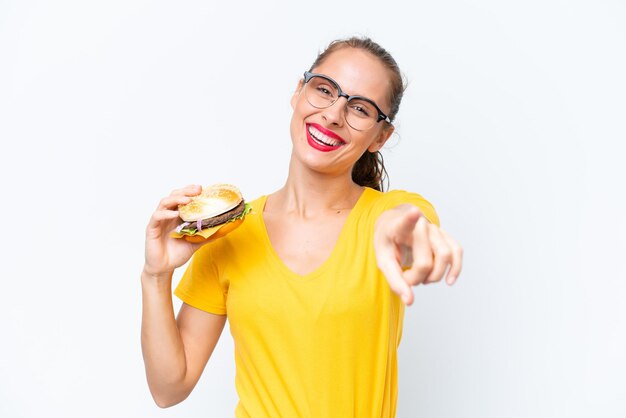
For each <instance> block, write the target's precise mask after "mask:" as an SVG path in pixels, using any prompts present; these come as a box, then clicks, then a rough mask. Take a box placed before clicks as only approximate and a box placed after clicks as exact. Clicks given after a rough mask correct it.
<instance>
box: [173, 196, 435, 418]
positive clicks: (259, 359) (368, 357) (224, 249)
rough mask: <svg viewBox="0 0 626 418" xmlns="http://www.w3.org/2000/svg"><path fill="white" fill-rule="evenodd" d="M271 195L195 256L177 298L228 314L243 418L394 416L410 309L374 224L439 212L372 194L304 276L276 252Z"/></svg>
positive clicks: (419, 200)
mask: <svg viewBox="0 0 626 418" xmlns="http://www.w3.org/2000/svg"><path fill="white" fill-rule="evenodd" d="M266 198H267V197H266V196H262V197H260V198H258V199H257V200H255V201H253V202H252V203H251V205H252V212H251V213H250V214H248V215H247V217H246V219H245V221H244V223H243V224H242V225H241V226H240V227H239V228H238V229H236V230H235V231H233V232H231V233H230V234H229V235H227V236H226V237H224V238H221V239H218V240H216V241H214V242H212V243H210V244H207V245H205V246H204V247H202V248H201V249H200V250H198V252H197V253H196V254H195V255H194V257H193V259H192V260H191V262H190V264H189V267H188V268H187V270H186V271H185V273H184V275H183V277H182V279H181V282H180V283H179V285H178V286H177V288H176V290H175V294H176V295H177V296H178V297H179V298H180V299H182V300H183V301H184V302H185V303H187V304H189V305H191V306H194V307H196V308H198V309H202V310H204V311H206V312H211V313H214V314H227V315H228V321H229V324H230V331H231V334H232V336H233V340H234V346H235V364H236V377H235V386H236V389H237V393H238V395H239V403H238V405H237V407H236V409H235V416H236V417H255V418H257V417H289V418H292V417H294V418H295V417H307V418H331V417H341V418H348V417H358V418H364V417H376V418H379V417H385V418H387V417H389V418H391V417H394V416H395V413H396V400H397V394H398V387H397V348H398V345H399V343H400V337H401V334H402V320H403V316H404V305H403V303H402V301H401V300H400V298H399V297H398V296H397V295H396V294H394V293H393V292H392V291H391V289H390V287H389V284H388V283H387V281H386V279H385V277H384V276H383V274H382V273H381V272H380V270H379V269H378V267H377V265H376V258H375V255H374V248H373V244H372V242H373V232H374V223H375V221H376V219H377V217H378V216H379V215H380V214H381V213H382V212H383V211H384V210H386V209H390V208H393V207H395V206H397V205H399V204H402V203H411V204H414V205H416V206H418V207H419V208H420V209H421V211H422V212H423V213H424V215H425V216H426V218H427V219H428V220H429V221H431V222H432V223H435V224H437V225H438V224H439V219H438V217H437V214H436V213H435V210H434V209H433V207H432V205H431V204H430V203H429V202H428V201H426V200H425V199H424V198H423V197H421V196H420V195H417V194H414V193H408V192H405V191H399V190H395V191H390V192H387V193H381V192H378V191H376V190H373V189H370V188H366V189H365V190H364V192H363V194H362V195H361V197H360V198H359V200H358V202H357V203H356V205H355V206H354V208H353V209H352V211H351V212H350V214H349V215H348V218H347V220H346V222H345V224H344V226H343V229H342V231H341V233H340V235H339V238H338V240H337V243H336V245H335V247H334V249H333V250H332V253H331V255H330V256H329V258H328V259H327V260H326V261H325V262H324V264H322V265H321V266H320V267H319V268H318V269H316V270H315V271H313V272H311V273H309V274H306V275H304V276H301V275H298V274H295V273H294V272H292V271H291V270H289V268H287V266H285V264H283V263H282V261H281V260H280V258H279V257H278V255H277V254H276V253H275V252H274V250H273V248H272V246H271V244H270V240H269V238H268V235H267V231H266V229H265V224H264V222H263V216H262V213H263V208H264V205H265V201H266Z"/></svg>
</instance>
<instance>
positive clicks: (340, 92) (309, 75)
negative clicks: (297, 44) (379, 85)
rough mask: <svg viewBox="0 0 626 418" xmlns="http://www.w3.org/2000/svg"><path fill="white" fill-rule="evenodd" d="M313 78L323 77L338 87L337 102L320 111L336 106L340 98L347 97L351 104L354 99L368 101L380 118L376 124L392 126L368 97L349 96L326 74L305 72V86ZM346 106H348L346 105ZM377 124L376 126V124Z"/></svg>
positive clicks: (389, 120)
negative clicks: (381, 122) (385, 123)
mask: <svg viewBox="0 0 626 418" xmlns="http://www.w3.org/2000/svg"><path fill="white" fill-rule="evenodd" d="M313 77H321V78H323V79H325V80H327V81H330V82H331V83H333V84H334V85H335V86H337V98H336V99H335V101H334V102H332V103H331V104H329V105H328V106H326V107H322V108H318V109H327V108H329V107H331V106H332V105H334V104H335V103H336V102H337V100H339V98H340V97H345V98H346V101H347V102H350V100H352V99H359V100H364V101H366V102H368V103H370V104H371V105H372V106H374V107H375V108H376V111H377V112H378V118H377V120H376V123H379V122H380V121H382V120H384V121H385V122H387V123H389V124H391V119H390V118H389V116H387V115H385V114H384V113H383V112H382V110H380V108H379V107H378V105H376V103H374V101H373V100H371V99H368V98H367V97H364V96H350V95H348V94H346V93H344V91H343V90H342V89H341V87H340V86H339V83H337V82H336V81H335V80H333V79H332V78H330V77H329V76H327V75H324V74H316V73H312V72H310V71H305V72H304V84H308V82H309V81H311V79H312V78H313ZM307 101H308V98H307ZM309 103H310V102H309ZM346 105H347V104H346ZM311 106H313V107H317V106H314V105H312V104H311ZM376 123H375V124H376ZM375 124H374V125H375ZM374 125H372V126H371V127H370V128H367V129H371V128H372V127H373V126H374ZM350 126H352V125H350ZM352 128H354V127H353V126H352ZM354 129H356V128H354ZM358 130H360V129H357V131H358Z"/></svg>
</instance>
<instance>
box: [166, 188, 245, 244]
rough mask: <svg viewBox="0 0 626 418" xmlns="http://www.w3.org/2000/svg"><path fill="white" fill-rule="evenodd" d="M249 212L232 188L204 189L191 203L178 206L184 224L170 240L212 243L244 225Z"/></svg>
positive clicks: (236, 191)
mask: <svg viewBox="0 0 626 418" xmlns="http://www.w3.org/2000/svg"><path fill="white" fill-rule="evenodd" d="M250 209H251V208H250V205H248V204H247V203H245V201H244V200H243V197H242V195H241V192H240V191H239V189H238V188H237V187H235V186H233V185H230V184H214V185H212V186H208V187H204V188H203V189H202V192H201V193H200V194H199V195H197V196H193V197H192V198H191V202H189V203H187V204H186V205H179V206H178V216H179V217H180V219H181V220H182V223H181V224H180V225H178V227H177V228H176V229H175V230H174V231H172V233H171V234H170V236H171V237H173V238H183V239H185V240H187V241H190V242H204V241H207V240H211V241H212V240H214V239H217V238H220V237H223V236H224V235H226V234H228V233H229V232H231V231H232V230H234V229H236V228H237V227H238V226H239V225H241V224H242V223H243V220H244V217H245V216H246V215H247V214H248V212H250Z"/></svg>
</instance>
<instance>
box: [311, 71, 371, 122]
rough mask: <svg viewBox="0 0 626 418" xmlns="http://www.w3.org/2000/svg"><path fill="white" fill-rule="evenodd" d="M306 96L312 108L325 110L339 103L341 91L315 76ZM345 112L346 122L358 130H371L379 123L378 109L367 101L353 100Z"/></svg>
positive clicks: (347, 105)
mask: <svg viewBox="0 0 626 418" xmlns="http://www.w3.org/2000/svg"><path fill="white" fill-rule="evenodd" d="M305 95H306V98H307V100H308V101H309V103H310V104H311V106H314V107H317V108H318V109H324V108H327V107H329V106H332V105H333V103H335V102H336V101H337V98H338V97H339V89H338V87H337V85H336V84H335V83H333V82H331V81H330V80H327V79H325V78H323V77H316V76H314V77H312V78H311V79H310V80H309V82H308V83H307V84H306V87H305ZM345 111H346V122H348V124H349V125H350V126H352V127H353V128H354V129H357V130H366V129H369V128H371V127H372V126H374V125H375V124H376V122H377V121H378V112H377V110H376V108H375V107H374V106H373V105H372V104H371V103H369V102H368V101H366V100H362V99H357V98H352V99H351V100H350V101H349V102H348V103H347V104H346V108H345Z"/></svg>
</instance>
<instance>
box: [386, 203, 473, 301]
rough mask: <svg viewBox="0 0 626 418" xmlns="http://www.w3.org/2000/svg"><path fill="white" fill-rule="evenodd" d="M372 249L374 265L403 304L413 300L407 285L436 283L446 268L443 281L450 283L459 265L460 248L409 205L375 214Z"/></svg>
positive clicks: (460, 261)
mask: <svg viewBox="0 0 626 418" xmlns="http://www.w3.org/2000/svg"><path fill="white" fill-rule="evenodd" d="M374 250H375V252H376V261H377V263H378V268H380V270H381V271H382V272H383V274H384V275H385V277H386V278H387V281H388V282H389V286H391V289H392V290H393V291H394V292H395V293H397V294H398V295H399V296H400V297H401V298H402V301H403V302H404V303H405V304H406V305H411V304H412V303H413V291H412V289H411V286H417V285H418V284H428V283H434V282H438V281H440V280H441V279H442V278H443V276H444V274H445V273H446V270H448V274H447V277H446V282H447V283H448V284H449V285H452V284H454V282H455V281H456V279H457V278H458V277H459V274H460V273H461V266H462V264H463V248H461V246H460V245H459V244H458V243H457V242H456V241H455V240H454V239H452V238H451V237H450V236H449V235H448V234H447V233H446V232H445V231H443V230H442V229H440V228H439V227H438V226H437V225H434V224H431V223H430V222H429V221H428V220H427V219H426V217H425V216H424V215H423V214H422V212H421V211H420V210H419V208H417V207H416V206H413V205H409V204H404V205H399V206H396V207H395V208H393V209H389V210H387V211H385V212H383V213H382V214H381V215H380V216H379V217H378V219H377V220H376V226H375V230H374ZM448 267H449V269H448Z"/></svg>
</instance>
